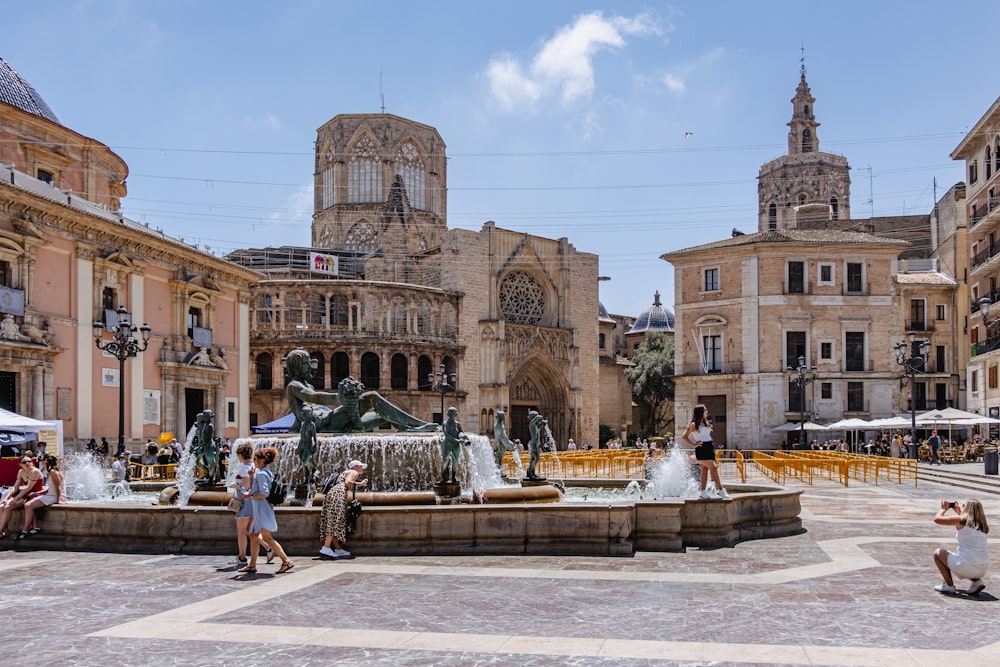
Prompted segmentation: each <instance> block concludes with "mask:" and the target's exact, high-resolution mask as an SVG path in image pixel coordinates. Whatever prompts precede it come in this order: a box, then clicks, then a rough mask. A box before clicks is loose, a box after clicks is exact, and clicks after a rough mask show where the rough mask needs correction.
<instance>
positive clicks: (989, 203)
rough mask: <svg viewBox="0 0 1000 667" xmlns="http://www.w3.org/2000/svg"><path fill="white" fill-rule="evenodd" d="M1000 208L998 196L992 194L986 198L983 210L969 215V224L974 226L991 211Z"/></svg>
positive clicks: (988, 215)
mask: <svg viewBox="0 0 1000 667" xmlns="http://www.w3.org/2000/svg"><path fill="white" fill-rule="evenodd" d="M998 208H1000V197H998V196H995V195H994V196H993V197H989V198H987V199H986V208H985V209H984V210H981V211H978V212H976V214H975V215H972V216H969V226H970V227H975V226H976V225H978V224H979V223H980V222H982V221H983V220H985V219H986V218H988V217H990V216H991V215H992V214H993V212H994V211H995V210H996V209H998Z"/></svg>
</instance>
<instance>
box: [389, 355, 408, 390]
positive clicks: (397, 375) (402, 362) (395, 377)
mask: <svg viewBox="0 0 1000 667" xmlns="http://www.w3.org/2000/svg"><path fill="white" fill-rule="evenodd" d="M408 367H409V362H408V361H407V359H406V355H405V354H399V353H398V352H397V353H396V354H394V355H392V361H390V365H389V386H391V387H392V388H393V389H406V388H407V387H409V377H407V370H409V368H408Z"/></svg>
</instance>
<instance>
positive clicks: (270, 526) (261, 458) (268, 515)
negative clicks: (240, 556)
mask: <svg viewBox="0 0 1000 667" xmlns="http://www.w3.org/2000/svg"><path fill="white" fill-rule="evenodd" d="M277 456H278V450H277V449H275V448H274V447H265V448H264V449H260V450H257V451H256V452H254V455H253V467H251V468H250V469H249V470H247V474H248V475H249V476H250V491H249V492H247V493H246V495H244V496H243V498H244V501H246V500H249V501H250V504H251V506H252V507H253V523H252V524H251V525H250V562H249V563H248V564H247V566H246V567H242V568H240V570H239V571H240V572H248V573H251V574H252V573H255V572H256V571H257V554H258V553H259V552H260V542H261V540H263V541H264V544H266V545H267V546H268V548H270V549H273V550H274V553H275V555H277V556H278V558H280V559H281V567H279V568H278V571H277V572H276V573H275V574H283V573H285V572H288V571H289V570H291V569H292V567H294V565H293V563H292V561H290V560H288V556H287V555H286V554H285V550H284V549H282V548H281V544H279V543H278V540H276V539H274V535H272V533H274V532H277V530H278V522H277V520H276V519H275V518H274V508H273V507H271V504H270V503H269V502H267V496H268V494H269V493H270V492H271V484H273V483H274V473H272V472H271V469H270V468H269V467H268V466H269V465H270V464H271V463H274V459H275V458H277Z"/></svg>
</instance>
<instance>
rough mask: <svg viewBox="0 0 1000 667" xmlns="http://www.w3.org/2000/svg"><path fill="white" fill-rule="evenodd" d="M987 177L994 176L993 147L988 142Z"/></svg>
mask: <svg viewBox="0 0 1000 667" xmlns="http://www.w3.org/2000/svg"><path fill="white" fill-rule="evenodd" d="M984 162H985V163H986V178H990V177H991V176H993V149H992V148H990V145H989V144H986V159H985V160H984Z"/></svg>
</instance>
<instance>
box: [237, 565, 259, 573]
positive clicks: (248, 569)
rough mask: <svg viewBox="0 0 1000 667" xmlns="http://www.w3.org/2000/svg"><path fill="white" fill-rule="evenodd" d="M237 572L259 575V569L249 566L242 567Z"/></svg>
mask: <svg viewBox="0 0 1000 667" xmlns="http://www.w3.org/2000/svg"><path fill="white" fill-rule="evenodd" d="M236 571H237V572H245V573H246V574H257V568H255V567H250V566H249V565H246V566H244V567H241V568H240V569H238V570H236Z"/></svg>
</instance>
